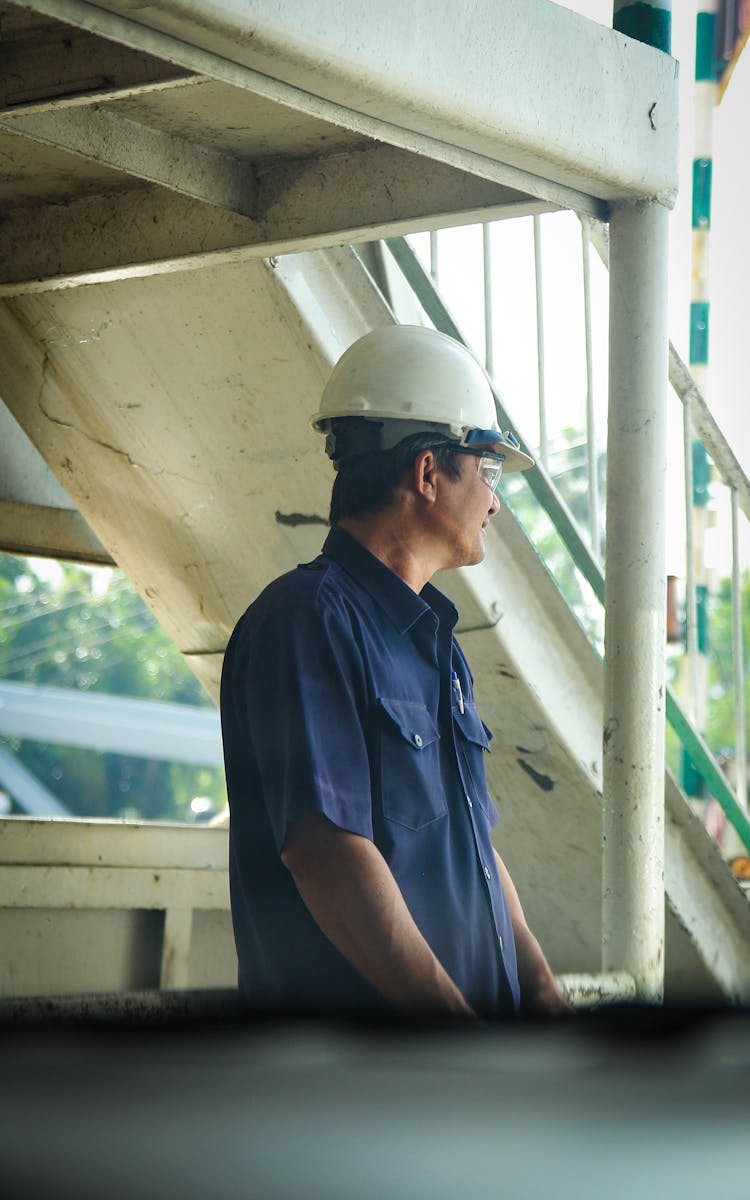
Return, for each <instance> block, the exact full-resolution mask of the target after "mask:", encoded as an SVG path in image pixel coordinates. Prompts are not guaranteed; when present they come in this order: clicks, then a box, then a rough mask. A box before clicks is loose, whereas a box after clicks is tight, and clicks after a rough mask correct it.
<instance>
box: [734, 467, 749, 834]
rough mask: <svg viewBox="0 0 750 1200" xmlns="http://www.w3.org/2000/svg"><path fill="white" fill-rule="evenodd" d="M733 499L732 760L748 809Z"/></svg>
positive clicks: (736, 521) (738, 789)
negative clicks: (733, 724) (733, 723)
mask: <svg viewBox="0 0 750 1200" xmlns="http://www.w3.org/2000/svg"><path fill="white" fill-rule="evenodd" d="M730 496H731V500H732V661H733V665H734V721H735V726H734V762H735V793H736V795H737V799H738V801H739V803H740V804H741V805H742V807H743V808H744V809H745V810H747V746H746V742H745V663H744V648H743V645H742V577H741V574H740V544H739V543H740V539H739V497H738V493H737V488H736V487H733V488H730Z"/></svg>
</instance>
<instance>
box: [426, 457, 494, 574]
mask: <svg viewBox="0 0 750 1200" xmlns="http://www.w3.org/2000/svg"><path fill="white" fill-rule="evenodd" d="M487 449H489V447H487ZM456 462H457V464H458V466H459V468H460V470H461V476H460V478H459V479H451V478H450V476H449V475H446V473H445V472H444V471H441V472H440V486H439V489H438V498H437V503H436V511H435V518H436V521H437V522H438V528H439V530H440V533H441V537H442V541H443V544H444V546H445V551H446V562H445V563H444V566H445V567H469V566H473V565H474V564H475V563H480V562H481V561H482V559H483V558H484V554H485V543H486V540H487V523H488V521H489V519H490V517H492V516H494V515H495V513H496V512H497V510H498V509H499V507H500V501H499V499H498V497H497V495H496V493H495V492H493V491H492V489H491V488H490V487H489V485H488V484H487V483H485V481H484V479H483V477H482V475H481V474H480V473H479V462H480V460H479V458H477V457H475V456H474V455H471V454H458V455H457V456H456Z"/></svg>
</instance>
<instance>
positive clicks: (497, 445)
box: [463, 429, 534, 475]
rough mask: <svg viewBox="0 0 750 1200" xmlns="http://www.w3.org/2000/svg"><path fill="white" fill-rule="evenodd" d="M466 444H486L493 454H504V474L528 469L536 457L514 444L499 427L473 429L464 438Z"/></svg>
mask: <svg viewBox="0 0 750 1200" xmlns="http://www.w3.org/2000/svg"><path fill="white" fill-rule="evenodd" d="M463 444H464V445H466V446H486V447H487V449H488V450H491V451H492V453H493V454H499V455H502V458H503V475H510V474H511V473H512V472H513V471H528V469H529V467H533V466H534V459H533V458H532V457H531V455H529V454H526V453H525V452H524V451H523V450H520V449H519V448H518V447H517V446H512V445H511V444H510V442H509V441H507V439H506V438H504V437H503V435H502V433H500V432H499V431H498V430H497V429H472V430H470V431H469V433H468V434H467V436H466V437H465V438H464V439H463Z"/></svg>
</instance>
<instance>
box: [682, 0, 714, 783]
mask: <svg viewBox="0 0 750 1200" xmlns="http://www.w3.org/2000/svg"><path fill="white" fill-rule="evenodd" d="M717 7H718V6H717V0H699V8H698V12H697V15H696V42H695V92H694V96H695V100H694V111H695V135H694V141H693V148H694V153H693V192H692V254H691V288H690V350H689V361H690V371H691V373H692V376H693V378H694V380H695V382H696V384H697V386H698V388H699V389H700V391H701V392H702V394H703V396H704V397H705V396H706V395H707V390H708V349H709V318H710V299H709V239H710V231H711V184H712V178H713V119H714V109H715V107H716V101H717V94H718V80H719V75H720V73H721V66H722V64H721V63H719V62H717V58H716V53H715V44H716V19H717ZM684 447H685V506H686V527H687V548H686V549H687V568H686V641H687V647H686V649H687V667H688V681H687V682H688V691H689V696H690V703H689V708H690V711H691V715H692V717H693V721H694V723H695V725H696V727H697V728H698V730H699V731H700V732H704V731H705V728H706V700H707V694H708V657H707V655H708V576H707V572H706V563H705V542H706V531H707V528H708V522H709V507H708V505H709V490H708V484H709V463H708V459H707V457H706V451H705V448H704V446H703V443H702V442H701V441H699V440H697V439H694V438H693V433H692V422H691V412H690V404H689V403H687V404H686V405H685V411H684ZM682 782H683V787H684V790H685V792H686V794H687V795H688V796H691V797H694V798H698V797H700V796H701V795H702V793H703V784H702V780H701V777H700V775H699V774H698V771H697V770H696V767H695V765H694V763H693V761H692V759H691V758H690V756H689V755H688V754H687V753H686V752H683V763H682Z"/></svg>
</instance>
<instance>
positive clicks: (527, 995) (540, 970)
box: [495, 850, 573, 1017]
mask: <svg viewBox="0 0 750 1200" xmlns="http://www.w3.org/2000/svg"><path fill="white" fill-rule="evenodd" d="M495 861H496V863H497V869H498V873H499V875H500V882H501V883H502V885H503V891H504V892H505V899H506V900H507V902H508V910H509V912H510V919H511V923H512V925H513V936H514V938H515V942H516V959H517V962H518V982H519V983H520V985H521V1012H522V1013H528V1014H532V1015H534V1014H536V1015H539V1016H548V1017H561V1016H569V1015H570V1013H571V1012H572V1011H573V1010H572V1009H571V1007H570V1005H569V1004H568V1002H567V1000H566V999H565V997H564V996H563V994H562V992H561V991H560V989H559V987H558V986H557V981H556V979H555V976H554V975H553V973H552V968H551V967H550V965H549V963H548V962H547V959H546V958H545V957H544V952H543V950H542V948H541V946H540V945H539V942H538V941H537V940H536V938H535V937H534V935H533V933H532V932H531V930H530V929H529V927H528V925H527V923H526V917H525V916H524V913H523V908H522V907H521V901H520V900H519V898H518V892H517V891H516V888H515V884H514V883H513V880H512V879H511V877H510V875H509V873H508V869H507V867H506V866H505V863H504V862H503V860H502V859H501V857H500V855H499V854H498V852H497V850H496V851H495Z"/></svg>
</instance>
